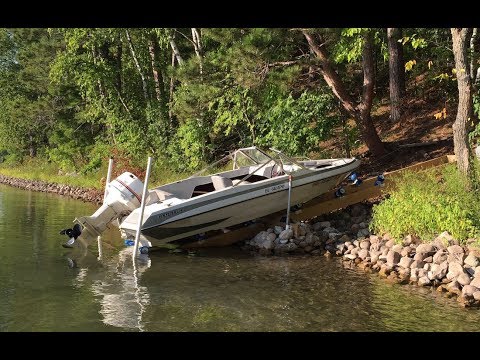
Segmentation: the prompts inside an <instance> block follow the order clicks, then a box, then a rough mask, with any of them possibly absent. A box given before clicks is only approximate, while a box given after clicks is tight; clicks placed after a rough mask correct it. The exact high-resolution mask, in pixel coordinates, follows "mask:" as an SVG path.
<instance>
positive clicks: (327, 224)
mask: <svg viewBox="0 0 480 360" xmlns="http://www.w3.org/2000/svg"><path fill="white" fill-rule="evenodd" d="M317 224H318V226H320V227H321V228H329V227H331V226H332V223H331V222H330V221H320V222H318V223H317Z"/></svg>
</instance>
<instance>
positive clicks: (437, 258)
mask: <svg viewBox="0 0 480 360" xmlns="http://www.w3.org/2000/svg"><path fill="white" fill-rule="evenodd" d="M445 260H447V253H446V252H445V251H444V250H438V251H437V252H436V253H435V255H433V262H434V263H435V264H440V263H442V262H444V261H445Z"/></svg>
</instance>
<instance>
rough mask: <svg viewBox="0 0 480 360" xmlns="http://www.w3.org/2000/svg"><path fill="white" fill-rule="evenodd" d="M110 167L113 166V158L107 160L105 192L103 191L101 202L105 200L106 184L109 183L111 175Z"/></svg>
mask: <svg viewBox="0 0 480 360" xmlns="http://www.w3.org/2000/svg"><path fill="white" fill-rule="evenodd" d="M112 167H113V158H110V159H109V160H108V172H107V181H106V182H105V192H104V193H103V202H105V198H106V197H107V185H108V184H109V183H110V180H111V177H112Z"/></svg>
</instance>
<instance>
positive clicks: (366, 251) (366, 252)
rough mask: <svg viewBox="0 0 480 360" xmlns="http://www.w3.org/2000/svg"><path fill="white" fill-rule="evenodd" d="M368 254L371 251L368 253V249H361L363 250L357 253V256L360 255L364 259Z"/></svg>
mask: <svg viewBox="0 0 480 360" xmlns="http://www.w3.org/2000/svg"><path fill="white" fill-rule="evenodd" d="M368 255H369V253H368V250H367V249H361V250H360V251H359V252H358V253H357V256H358V257H359V258H360V259H362V260H365V259H366V258H367V256H368Z"/></svg>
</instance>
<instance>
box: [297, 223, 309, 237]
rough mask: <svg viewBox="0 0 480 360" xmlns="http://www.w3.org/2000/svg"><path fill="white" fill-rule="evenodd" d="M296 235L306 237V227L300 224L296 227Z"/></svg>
mask: <svg viewBox="0 0 480 360" xmlns="http://www.w3.org/2000/svg"><path fill="white" fill-rule="evenodd" d="M298 235H299V236H305V235H307V226H306V225H305V224H301V225H300V226H299V227H298Z"/></svg>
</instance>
